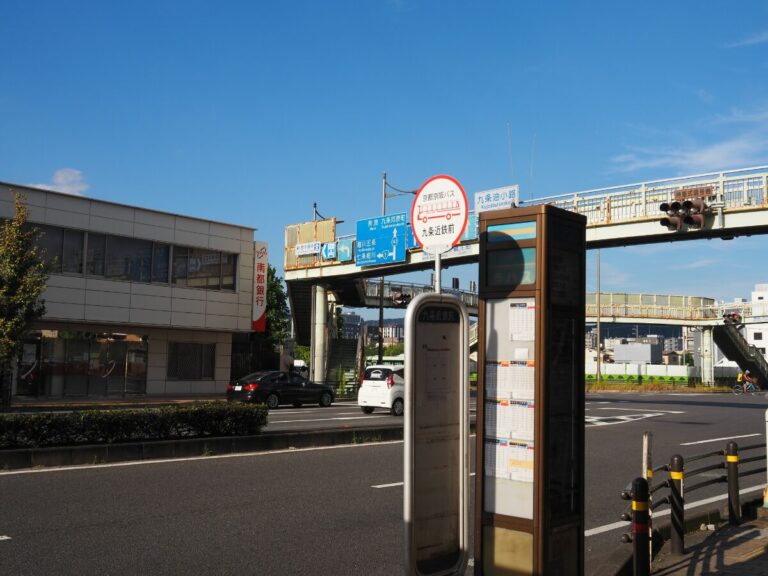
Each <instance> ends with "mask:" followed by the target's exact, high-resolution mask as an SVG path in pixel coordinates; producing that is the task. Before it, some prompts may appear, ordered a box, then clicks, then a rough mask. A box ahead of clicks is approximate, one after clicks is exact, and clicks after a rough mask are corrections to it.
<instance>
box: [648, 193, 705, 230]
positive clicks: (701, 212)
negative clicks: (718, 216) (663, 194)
mask: <svg viewBox="0 0 768 576" xmlns="http://www.w3.org/2000/svg"><path fill="white" fill-rule="evenodd" d="M659 210H661V211H662V212H665V213H666V216H664V217H663V218H662V219H661V220H659V223H660V224H661V225H662V226H666V228H667V230H671V231H675V232H677V231H680V230H682V229H683V224H685V226H686V227H688V228H692V229H698V228H703V227H704V224H705V222H706V215H707V212H709V206H707V203H706V201H705V200H704V199H702V198H689V199H687V200H683V201H682V202H680V201H679V200H675V201H674V202H662V203H661V204H660V205H659Z"/></svg>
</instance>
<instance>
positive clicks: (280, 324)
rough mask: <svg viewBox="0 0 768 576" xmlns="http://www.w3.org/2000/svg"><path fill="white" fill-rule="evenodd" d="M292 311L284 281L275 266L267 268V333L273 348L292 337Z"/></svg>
mask: <svg viewBox="0 0 768 576" xmlns="http://www.w3.org/2000/svg"><path fill="white" fill-rule="evenodd" d="M290 325H291V317H290V310H289V309H288V296H287V295H286V293H285V288H284V287H283V279H282V278H280V276H278V275H277V271H276V270H275V268H274V266H272V265H271V264H269V265H268V266H267V331H266V339H267V341H268V342H269V344H271V345H272V346H277V345H278V344H282V343H283V342H285V340H286V338H288V336H289V335H290V332H289V328H290Z"/></svg>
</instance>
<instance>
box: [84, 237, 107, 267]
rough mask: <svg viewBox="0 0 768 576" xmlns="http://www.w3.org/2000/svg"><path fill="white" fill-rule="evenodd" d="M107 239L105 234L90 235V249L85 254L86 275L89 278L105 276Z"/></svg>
mask: <svg viewBox="0 0 768 576" xmlns="http://www.w3.org/2000/svg"><path fill="white" fill-rule="evenodd" d="M106 242H107V237H106V236H105V235H104V234H94V233H92V232H89V233H88V248H87V249H86V252H85V273H86V274H88V275H89V276H104V252H105V250H104V249H105V247H106Z"/></svg>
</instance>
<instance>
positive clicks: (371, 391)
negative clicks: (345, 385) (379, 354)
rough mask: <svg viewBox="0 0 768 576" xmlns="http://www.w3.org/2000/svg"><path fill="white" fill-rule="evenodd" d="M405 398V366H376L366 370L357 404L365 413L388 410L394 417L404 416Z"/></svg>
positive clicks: (358, 393)
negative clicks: (381, 409) (379, 409)
mask: <svg viewBox="0 0 768 576" xmlns="http://www.w3.org/2000/svg"><path fill="white" fill-rule="evenodd" d="M404 398H405V366H403V365H402V364H398V365H394V366H392V365H386V364H375V365H373V366H368V367H367V368H366V369H365V372H364V373H363V378H362V380H361V381H360V389H359V390H358V392H357V404H358V405H359V406H360V409H361V410H362V411H363V412H364V413H366V414H370V413H371V412H373V410H374V409H375V408H386V409H387V410H389V411H390V413H391V414H392V415H393V416H402V415H403V412H404V410H405V402H404Z"/></svg>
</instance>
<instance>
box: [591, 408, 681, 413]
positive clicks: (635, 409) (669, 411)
mask: <svg viewBox="0 0 768 576" xmlns="http://www.w3.org/2000/svg"><path fill="white" fill-rule="evenodd" d="M598 410H627V411H629V412H636V411H637V408H598ZM653 412H654V413H656V412H658V413H659V414H685V412H683V411H681V410H654V411H653Z"/></svg>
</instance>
